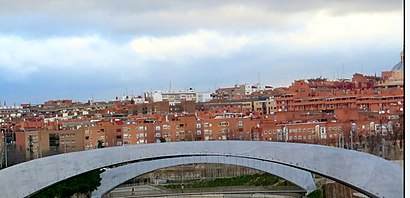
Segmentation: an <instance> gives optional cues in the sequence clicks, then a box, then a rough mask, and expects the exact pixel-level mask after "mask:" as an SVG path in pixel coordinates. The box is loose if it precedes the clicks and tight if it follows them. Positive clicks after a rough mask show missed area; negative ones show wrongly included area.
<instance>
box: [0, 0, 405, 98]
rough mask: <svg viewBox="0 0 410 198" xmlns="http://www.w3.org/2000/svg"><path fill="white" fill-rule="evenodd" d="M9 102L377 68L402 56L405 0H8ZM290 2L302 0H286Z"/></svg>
mask: <svg viewBox="0 0 410 198" xmlns="http://www.w3.org/2000/svg"><path fill="white" fill-rule="evenodd" d="M3 5H4V6H0V10H1V14H0V48H2V50H1V51H2V52H0V69H1V71H2V74H3V75H2V76H3V78H1V79H0V84H1V86H0V91H1V92H2V98H0V100H2V101H4V100H5V101H7V103H8V104H12V103H14V102H16V103H17V104H19V103H29V102H32V103H36V102H37V101H38V102H40V101H46V100H51V99H64V98H70V99H73V100H78V101H86V100H87V99H91V97H92V95H93V96H94V98H95V99H96V100H109V99H113V98H114V97H115V96H120V95H122V94H123V93H124V92H125V90H126V89H127V90H128V91H129V93H131V92H134V94H135V95H138V94H139V93H140V92H142V91H151V90H152V91H154V90H166V89H168V87H169V82H171V83H172V87H175V89H185V88H189V87H193V88H195V89H197V90H214V89H215V88H218V87H226V86H231V85H234V84H236V83H239V84H242V83H250V84H254V83H257V82H258V81H259V80H258V74H259V76H260V79H261V80H260V81H261V84H271V85H273V86H275V87H278V86H289V85H290V84H291V82H292V81H293V80H296V79H305V78H316V77H320V76H322V77H325V78H329V79H334V78H338V77H339V78H350V77H351V75H352V74H354V73H356V72H357V73H364V74H367V75H374V73H377V74H378V75H379V74H380V72H381V71H386V70H390V69H391V68H392V67H393V66H394V65H395V64H396V63H397V62H399V60H400V59H399V53H400V51H401V50H402V48H403V18H404V17H403V11H402V1H388V2H386V1H359V2H358V1H344V2H337V1H330V2H329V1H326V2H325V1H315V2H309V3H307V2H305V1H291V2H286V3H284V2H279V1H257V2H246V1H224V2H201V3H199V2H196V3H195V2H186V1H173V2H172V3H171V2H163V1H150V2H149V3H144V2H133V1H121V2H116V3H113V2H109V1H103V2H101V1H100V2H99V3H97V2H95V1H87V2H82V1H59V2H48V1H37V2H35V3H34V2H30V1H5V2H4V4H3ZM294 5H298V6H294Z"/></svg>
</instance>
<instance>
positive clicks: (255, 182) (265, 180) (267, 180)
mask: <svg viewBox="0 0 410 198" xmlns="http://www.w3.org/2000/svg"><path fill="white" fill-rule="evenodd" d="M279 181H280V179H279V177H276V176H274V175H271V174H268V173H263V174H253V175H242V176H238V177H231V178H218V179H211V180H199V181H192V182H190V183H187V184H184V187H185V188H208V187H221V186H270V185H275V184H277V183H278V182H279ZM164 187H165V188H168V189H181V184H170V185H165V186H164Z"/></svg>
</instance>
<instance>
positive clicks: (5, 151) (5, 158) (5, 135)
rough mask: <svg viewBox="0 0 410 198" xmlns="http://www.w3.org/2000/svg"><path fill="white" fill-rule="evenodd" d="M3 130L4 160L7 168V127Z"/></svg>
mask: <svg viewBox="0 0 410 198" xmlns="http://www.w3.org/2000/svg"><path fill="white" fill-rule="evenodd" d="M1 131H2V132H3V137H4V149H3V150H4V161H5V167H6V168H7V132H6V129H1Z"/></svg>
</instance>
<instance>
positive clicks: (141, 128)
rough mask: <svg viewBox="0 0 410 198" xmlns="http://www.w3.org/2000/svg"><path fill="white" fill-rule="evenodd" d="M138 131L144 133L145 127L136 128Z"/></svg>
mask: <svg viewBox="0 0 410 198" xmlns="http://www.w3.org/2000/svg"><path fill="white" fill-rule="evenodd" d="M136 129H137V130H138V131H142V130H144V126H139V127H137V128H136Z"/></svg>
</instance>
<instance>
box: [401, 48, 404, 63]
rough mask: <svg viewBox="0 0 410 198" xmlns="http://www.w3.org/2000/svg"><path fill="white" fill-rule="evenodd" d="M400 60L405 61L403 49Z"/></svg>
mask: <svg viewBox="0 0 410 198" xmlns="http://www.w3.org/2000/svg"><path fill="white" fill-rule="evenodd" d="M400 62H401V63H403V62H404V53H403V51H401V53H400Z"/></svg>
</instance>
